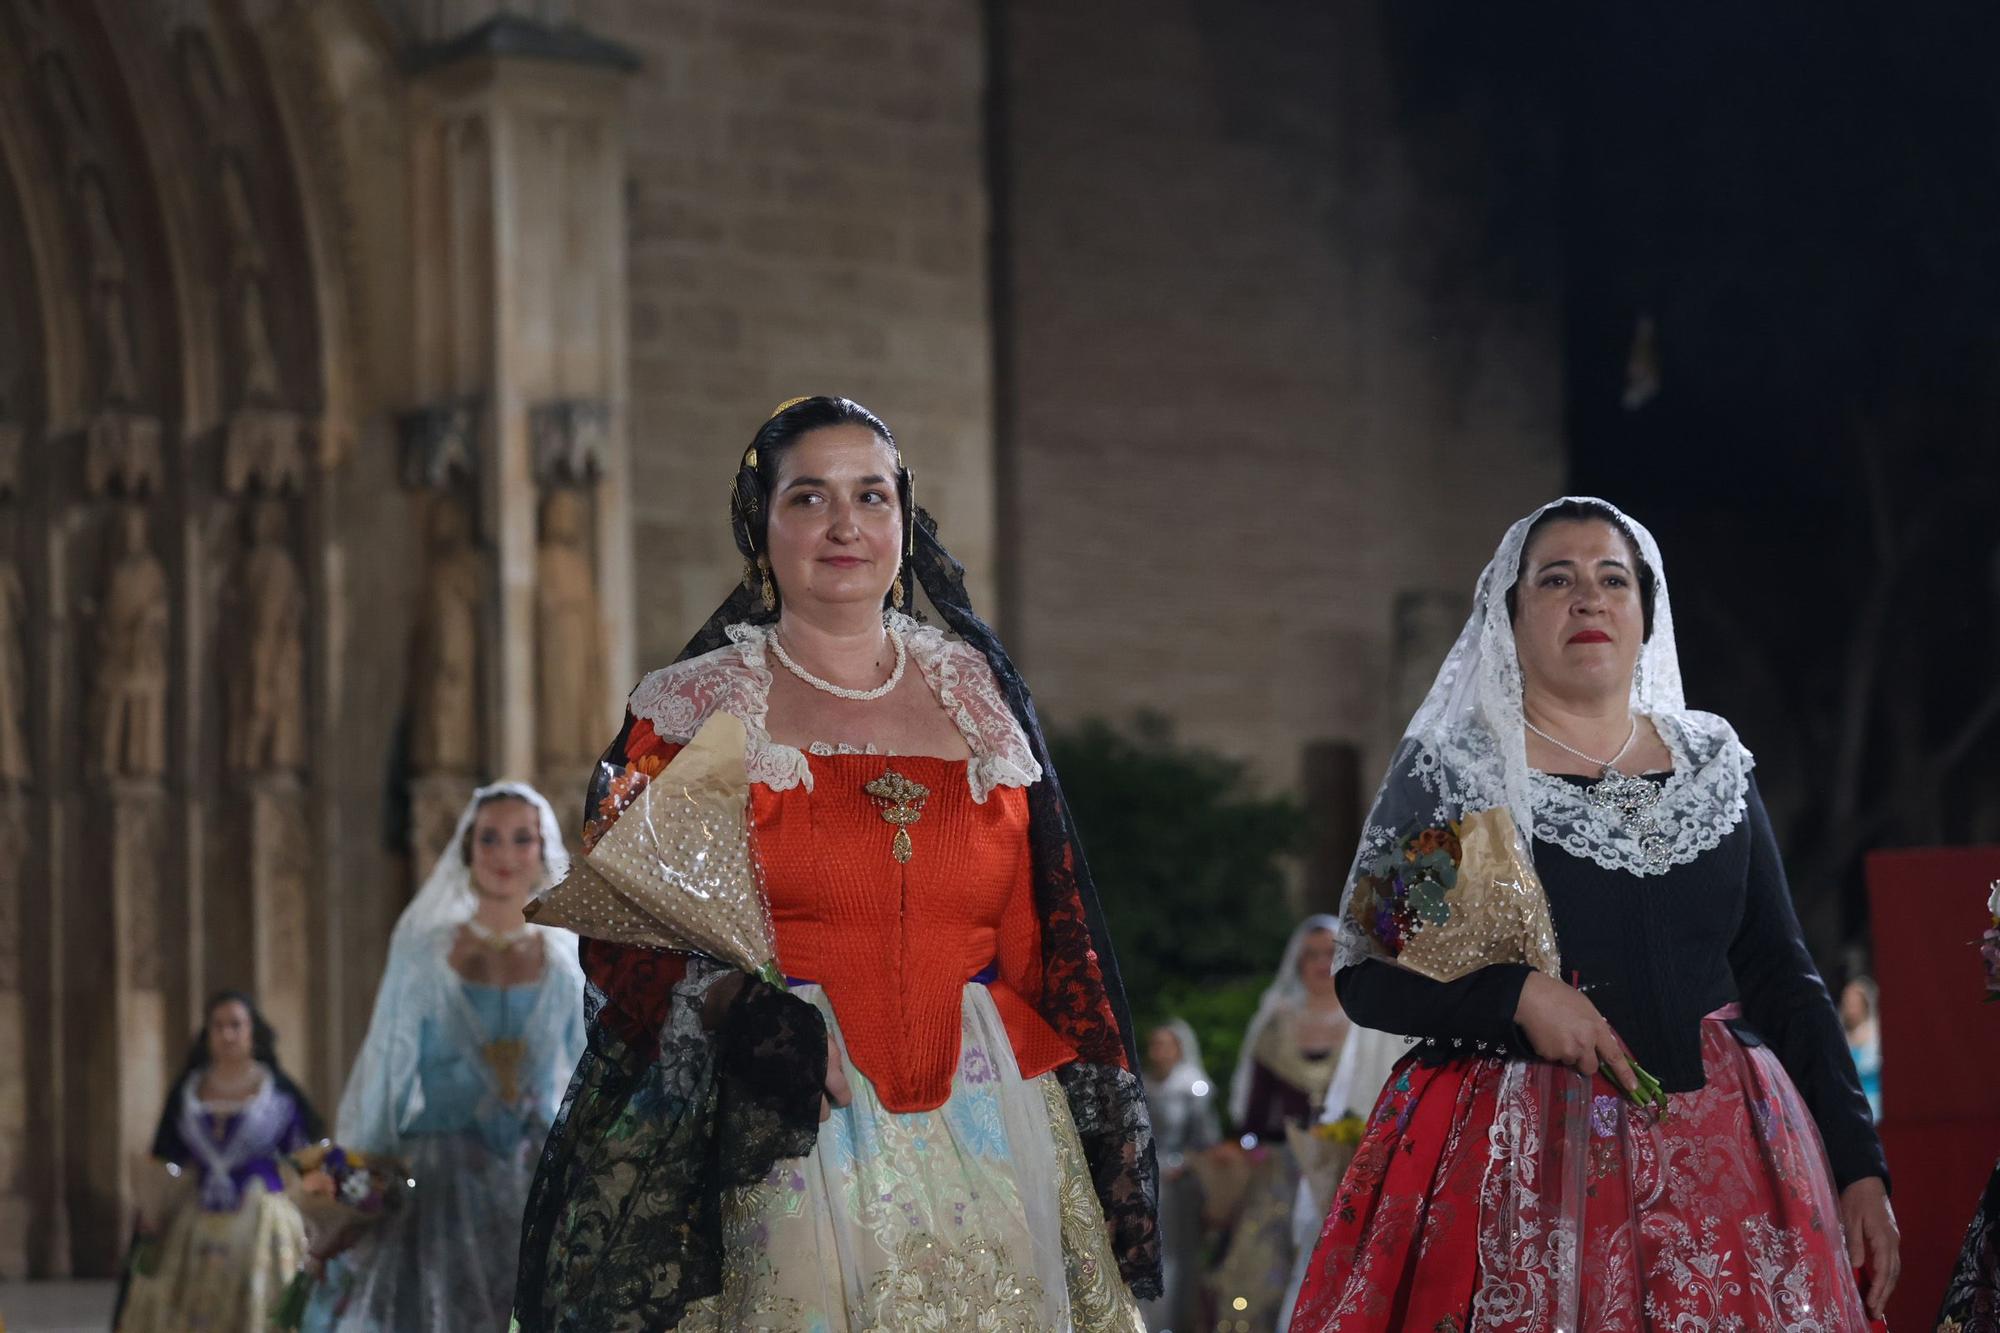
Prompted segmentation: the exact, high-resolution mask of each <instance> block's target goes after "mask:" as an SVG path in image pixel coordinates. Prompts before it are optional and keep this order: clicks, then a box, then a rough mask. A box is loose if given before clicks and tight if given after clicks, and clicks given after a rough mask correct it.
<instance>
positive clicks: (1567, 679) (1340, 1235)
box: [1293, 499, 1898, 1333]
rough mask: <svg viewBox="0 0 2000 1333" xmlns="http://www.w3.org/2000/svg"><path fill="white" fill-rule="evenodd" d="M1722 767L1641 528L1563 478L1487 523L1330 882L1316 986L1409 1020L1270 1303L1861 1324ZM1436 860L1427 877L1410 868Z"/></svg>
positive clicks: (1800, 1010)
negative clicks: (1357, 831) (1330, 946)
mask: <svg viewBox="0 0 2000 1333" xmlns="http://www.w3.org/2000/svg"><path fill="white" fill-rule="evenodd" d="M1786 572H1787V571H1784V570H1779V569H1761V568H1759V569H1746V570H1745V571H1744V577H1746V578H1751V577H1756V578H1760V579H1762V578H1768V579H1773V580H1774V586H1776V585H1775V580H1776V579H1778V578H1781V577H1783V575H1784V574H1785V573H1786ZM1751 767H1752V761H1751V758H1750V754H1749V752H1748V751H1747V750H1746V749H1745V748H1744V746H1743V744H1742V742H1741V741H1740V740H1738V739H1737V736H1736V732H1735V730H1734V729H1733V728H1732V727H1731V726H1730V725H1729V723H1728V722H1727V721H1725V720H1724V719H1722V718H1720V717H1717V716H1715V715H1714V714H1712V713H1703V712H1697V711H1695V710H1692V709H1689V708H1688V707H1687V705H1686V702H1685V700H1684V699H1683V697H1682V692H1681V672H1680V661H1679V658H1678V655H1677V654H1676V651H1675V646H1674V622H1673V609H1672V604H1671V601H1670V600H1669V598H1668V595H1667V580H1666V573H1665V570H1664V568H1663V566H1662V564H1661V561H1660V552H1659V548H1658V546H1657V545H1656V544H1655V543H1654V541H1653V539H1652V536H1651V534H1650V533H1648V532H1647V531H1646V530H1645V528H1643V527H1641V526H1640V525H1639V524H1638V523H1636V522H1634V521H1633V520H1631V519H1630V518H1628V517H1627V516H1625V515H1624V514H1621V513H1620V512H1619V511H1618V510H1617V509H1615V508H1614V507H1612V506H1611V505H1609V504H1607V503H1605V502H1604V501H1602V500H1594V499H1566V500H1560V501H1556V502H1554V503H1552V504H1548V505H1544V506H1543V507H1542V508H1540V509H1538V510H1536V511H1535V512H1534V513H1532V514H1530V515H1528V516H1527V517H1526V518H1523V519H1521V520H1520V521H1519V522H1517V523H1516V524H1514V525H1513V527H1511V528H1510V529H1508V531H1507V534H1506V536H1505V538H1504V539H1503V540H1502V541H1501V544H1500V548H1499V550H1498V551H1497V552H1496V553H1495V555H1494V557H1493V560H1492V562H1491V563H1489V564H1488V565H1487V567H1486V570H1485V572H1484V573H1483V574H1482V575H1481V576H1480V580H1479V585H1478V589H1477V591H1476V592H1475V594H1474V598H1473V612H1472V617H1471V619H1470V620H1469V621H1468V622H1467V624H1466V627H1465V630H1464V631H1463V633H1461V634H1460V636H1459V638H1458V642H1457V643H1456V644H1455V645H1454V646H1453V648H1452V651H1451V653H1450V654H1449V656H1448V657H1447V658H1446V660H1445V663H1444V666H1443V668H1442V669H1441V670H1440V671H1439V672H1438V677H1437V681H1436V683H1435V684H1434V685H1433V686H1432V688H1431V692H1430V695H1429V696H1428V697H1427V698H1426V699H1425V701H1424V703H1423V705H1422V707H1421V708H1419V709H1418V711H1417V715H1416V716H1415V717H1414V718H1413V719H1412V720H1411V722H1410V725H1409V728H1408V730H1407V731H1406V732H1405V733H1404V739H1403V744H1402V746H1401V747H1400V748H1399V749H1398V751H1397V753H1396V756H1395V758H1394V759H1393V760H1392V761H1391V764H1390V768H1389V773H1388V775H1387V777H1386V778H1385V779H1384V780H1383V784H1382V788H1381V791H1380V793H1379V794H1378V796H1377V798H1376V803H1375V808H1374V809H1373V811H1371V813H1370V815H1369V818H1368V822H1367V825H1366V827H1365V829H1364V832H1363V836H1362V842H1361V849H1360V853H1359V855H1358V856H1357V857H1356V858H1355V869H1354V872H1353V873H1352V874H1351V875H1350V877H1349V879H1348V886H1347V892H1346V897H1345V899H1344V901H1343V903H1342V908H1341V916H1342V919H1343V921H1344V922H1345V924H1346V929H1345V930H1344V931H1343V933H1342V937H1341V956H1340V961H1339V972H1338V974H1337V982H1338V985H1339V988H1340V994H1341V998H1342V999H1343V1000H1344V1001H1345V1002H1346V1004H1347V1006H1348V1008H1349V1010H1350V1011H1351V1012H1352V1014H1353V1015H1354V1018H1355V1020H1356V1021H1357V1022H1360V1023H1365V1024H1368V1025H1370V1026H1375V1027H1382V1028H1388V1029H1392V1030H1394V1031H1397V1032H1401V1033H1403V1034H1405V1035H1408V1036H1412V1037H1416V1038H1420V1039H1421V1042H1422V1045H1421V1046H1420V1047H1419V1048H1418V1050H1417V1051H1416V1052H1414V1053H1413V1054H1412V1056H1411V1057H1410V1058H1409V1059H1406V1060H1404V1061H1403V1062H1402V1063H1401V1064H1400V1065H1398V1066H1397V1069H1396V1072H1395V1075H1394V1077H1392V1078H1391V1080H1390V1082H1389V1085H1388V1087H1387V1088H1386V1089H1385V1090H1384V1091H1383V1093H1382V1096H1381V1099H1380V1100H1379V1102H1378V1103H1377V1105H1376V1108H1375V1112H1374V1115H1373V1117H1372V1118H1371V1120H1370V1123H1369V1126H1368V1129H1367V1132H1366V1135H1365V1136H1364V1138H1363V1140H1362V1142H1361V1145H1360V1147H1359V1149H1358V1150H1357V1152H1356V1154H1355V1158H1354V1161H1353V1163H1352V1164H1351V1165H1350V1166H1349V1168H1348V1171H1347V1174H1346V1176H1345V1177H1344V1179H1343V1180H1342V1182H1341V1185H1340V1188H1339V1190H1338V1191H1337V1193H1336V1196H1335V1199H1334V1202H1333V1205H1332V1208H1331V1210H1330V1212H1329V1214H1328V1217H1327V1220H1326V1226H1325V1230H1324V1231H1323V1232H1322V1233H1321V1236H1320V1240H1319V1244H1318V1246H1317V1248H1316V1249H1315V1251H1314V1254H1313V1257H1312V1260H1311V1262H1310V1263H1309V1264H1308V1266H1307V1273H1306V1281H1305V1286H1304V1288H1303V1290H1302V1291H1301V1293H1300V1296H1299V1301H1298V1310H1297V1314H1296V1317H1295V1318H1294V1321H1293V1327H1294V1328H1295V1329H1298V1330H1300V1331H1301V1333H1328V1331H1330V1330H1336V1329H1338V1330H1348V1331H1350V1333H1352V1331H1353V1330H1377V1329H1380V1330H1387V1329H1398V1328H1432V1327H1434V1326H1435V1327H1449V1328H1454V1329H1464V1330H1468V1331H1469V1330H1473V1329H1479V1330H1521V1331H1522V1333H1526V1330H1531V1329H1534V1330H1539V1329H1575V1328H1587V1329H1591V1330H1594V1331H1597V1330H1602V1331H1604V1333H1641V1331H1642V1330H1651V1329H1656V1328H1657V1329H1666V1328H1672V1329H1685V1328H1702V1329H1717V1328H1756V1329H1770V1330H1782V1331H1784V1333H1859V1330H1861V1329H1862V1328H1864V1327H1865V1326H1866V1321H1867V1315H1866V1314H1865V1313H1864V1310H1863V1302H1862V1299H1861V1294H1860V1293H1859V1292H1858V1291H1857V1289H1856V1283H1855V1279H1854V1276H1853V1274H1852V1272H1851V1271H1850V1266H1852V1267H1861V1266H1862V1265H1864V1263H1865V1265H1866V1267H1867V1269H1868V1270H1869V1287H1868V1291H1867V1305H1868V1307H1869V1308H1870V1309H1871V1310H1873V1311H1874V1312H1876V1313H1878V1314H1879V1312H1880V1310H1881V1308H1882V1305H1883V1304H1884V1303H1885V1302H1886V1301H1887V1299H1888V1295H1889V1290H1890V1288H1891V1287H1893V1286H1894V1284H1895V1281H1896V1276H1897V1266H1898V1259H1897V1240H1896V1231H1895V1223H1894V1221H1893V1219H1892V1217H1891V1215H1890V1211H1889V1206H1888V1198H1887V1177H1888V1171H1887V1167H1886V1165H1885V1163H1884V1161H1883V1157H1882V1149H1881V1145H1880V1143H1879V1142H1878V1141H1877V1139H1876V1136H1875V1131H1874V1126H1873V1124H1872V1121H1871V1119H1870V1116H1869V1113H1868V1104H1867V1102H1866V1101H1865V1100H1864V1099H1863V1097H1862V1095H1861V1088H1860V1085H1859V1083H1858V1081H1857V1079H1856V1077H1855V1073H1854V1066H1853V1063H1852V1061H1851V1060H1850V1059H1849V1058H1848V1055H1847V1048H1846V1042H1845V1039H1844V1037H1843V1035H1842V1032H1841V1027H1840V1022H1839V1019H1838V1018H1837V1017H1836V1016H1835V1013H1834V1009H1833V1003H1832V1001H1831V999H1830V998H1829V997H1828V995H1827V992H1826V987H1825V985H1824V984H1823V983H1822V982H1821V980H1820V977H1819V973H1818V971H1817V969H1816V968H1815V967H1814V965H1813V962H1812V958H1811V955H1810V954H1809V953H1808V952H1807V950H1806V948H1805V945H1804V942H1803V940H1802V938H1801V936H1800V931H1799V926H1798V920H1797V917H1796V915H1795V914H1794V912H1793V909H1792V902H1791V893H1790V889H1789V887H1788V886H1787V885H1786V882H1785V873H1784V866H1783V864H1782V861H1781V859H1780V857H1779V854H1778V849H1777V840H1776V838H1775V836H1774V835H1773V833H1772V830H1771V825H1770V820H1769V817H1768V816H1767V815H1766V814H1765V811H1764V806H1763V802H1762V800H1761V798H1760V797H1759V795H1758V793H1757V787H1756V782H1755V780H1754V779H1753V778H1752V776H1751ZM1475 853H1476V855H1475ZM1440 858H1443V859H1445V860H1448V861H1449V863H1450V864H1451V866H1452V867H1453V876H1454V878H1453V881H1452V886H1453V894H1454V896H1453V897H1452V898H1451V899H1449V900H1447V899H1446V898H1445V895H1444V892H1443V889H1442V887H1441V882H1440V881H1439V880H1437V879H1436V878H1434V877H1429V876H1430V872H1429V871H1424V870H1421V869H1419V870H1417V871H1412V870H1410V869H1409V868H1410V867H1419V866H1420V864H1421V865H1430V866H1435V865H1437V864H1438V861H1439V859H1440ZM1461 869H1464V870H1465V874H1463V875H1461V874H1459V871H1460V870H1461ZM1530 871H1531V872H1532V873H1530ZM1467 876H1471V878H1467ZM1524 888H1525V890H1526V891H1525V892H1524V891H1522V890H1523V889H1524ZM1536 890H1539V892H1537V891H1536ZM1482 894H1483V895H1485V896H1484V897H1483V899H1482V898H1481V895H1482ZM1544 897H1545V899H1546V905H1547V915H1546V916H1541V915H1539V914H1538V913H1537V911H1536V904H1538V903H1539V902H1541V901H1542V899H1543V898H1544ZM1495 904H1499V905H1498V906H1496V905H1495ZM1440 941H1448V942H1449V943H1440ZM1413 949H1414V952H1412V950H1413ZM1433 949H1435V950H1437V952H1436V953H1432V952H1430V951H1431V950H1433ZM1524 958H1532V959H1534V960H1536V966H1532V967H1531V966H1529V965H1528V963H1527V962H1526V961H1523V959H1524ZM1440 977H1448V978H1450V979H1439V978H1440ZM1635 1062H1637V1063H1638V1064H1640V1065H1642V1066H1643V1067H1644V1069H1645V1070H1646V1071H1647V1073H1648V1074H1650V1075H1651V1076H1652V1077H1654V1078H1656V1079H1657V1080H1658V1083H1659V1084H1660V1085H1661V1086H1662V1087H1663V1088H1664V1089H1665V1090H1666V1092H1667V1093H1668V1094H1669V1096H1668V1099H1667V1100H1668V1104H1667V1105H1666V1106H1665V1107H1664V1108H1662V1107H1660V1106H1658V1105H1651V1104H1648V1105H1635V1104H1634V1101H1633V1100H1630V1099H1628V1095H1627V1094H1633V1093H1636V1091H1637V1090H1638V1089H1639V1088H1640V1082H1639V1079H1638V1077H1637V1075H1636V1074H1635V1071H1634V1063H1635ZM1829 1159H1830V1160H1829ZM1843 1229H1844V1230H1845V1232H1846V1236H1845V1243H1843V1238H1842V1234H1841V1233H1842V1230H1843Z"/></svg>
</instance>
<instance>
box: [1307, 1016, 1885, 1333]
mask: <svg viewBox="0 0 2000 1333" xmlns="http://www.w3.org/2000/svg"><path fill="white" fill-rule="evenodd" d="M1730 1016H1733V1010H1725V1011H1722V1012H1719V1013H1716V1014H1711V1015H1710V1016H1709V1018H1708V1020H1707V1021H1705V1022H1703V1024H1702V1038H1701V1040H1702V1064H1703V1068H1704V1070H1705V1071H1706V1074H1707V1084H1706V1086H1704V1087H1703V1088H1702V1089H1701V1090H1700V1091H1699V1092H1688V1093H1675V1094H1673V1096H1672V1098H1671V1103H1672V1104H1671V1106H1670V1107H1669V1109H1668V1110H1667V1112H1666V1113H1665V1114H1664V1115H1660V1114H1656V1113H1655V1112H1654V1111H1652V1110H1650V1109H1648V1110H1641V1109H1639V1108H1636V1107H1634V1106H1632V1105H1631V1103H1629V1102H1627V1101H1626V1100H1625V1099H1624V1098H1623V1097H1622V1096H1620V1095H1619V1094H1618V1093H1617V1091H1616V1089H1615V1088H1614V1087H1613V1086H1612V1084H1611V1083H1610V1082H1609V1081H1607V1080H1606V1079H1605V1078H1603V1077H1602V1076H1599V1077H1597V1078H1595V1079H1591V1080H1588V1081H1586V1080H1585V1079H1584V1078H1583V1077H1582V1076H1581V1075H1579V1074H1577V1073H1575V1072H1573V1071H1571V1070H1568V1069H1565V1068H1562V1067H1561V1066H1558V1065H1550V1064H1546V1063H1542V1062H1539V1061H1522V1060H1515V1061H1502V1060H1496V1059H1487V1058H1481V1059H1464V1060H1455V1061H1452V1062H1450V1063H1448V1064H1444V1065H1439V1066H1435V1067H1430V1068H1425V1067H1422V1066H1420V1065H1418V1064H1417V1063H1416V1062H1415V1061H1414V1060H1413V1059H1405V1060H1404V1061H1403V1063H1402V1064H1401V1065H1399V1066H1398V1067H1397V1069H1396V1072H1395V1073H1394V1074H1393V1075H1391V1077H1390V1079H1389V1085H1388V1087H1387V1088H1385V1089H1384V1090H1383V1093H1382V1097H1381V1099H1380V1100H1379V1101H1378V1102H1377V1103H1376V1105H1375V1111H1374V1114H1373V1115H1372V1116H1371V1117H1370V1120H1369V1125H1368V1132H1367V1134H1366V1136H1365V1137H1364V1138H1363V1139H1362V1142H1361V1146H1360V1148H1359V1149H1358V1150H1357V1151H1356V1153H1355V1156H1354V1162H1353V1165H1351V1166H1350V1167H1349V1168H1348V1171H1347V1175H1346V1177H1345V1178H1344V1179H1343V1180H1342V1181H1341V1185H1340V1189H1339V1191H1338V1193H1337V1194H1336V1195H1335V1196H1334V1202H1333V1207H1332V1209H1331V1210H1330V1211H1329V1213H1328V1215H1327V1219H1326V1228H1325V1230H1324V1231H1323V1232H1322V1233H1321V1234H1320V1239H1319V1245H1318V1248H1317V1249H1315V1250H1314V1252H1313V1256H1312V1260H1311V1262H1310V1264H1309V1265H1308V1267H1307V1270H1306V1279H1305V1286H1304V1288H1303V1290H1302V1291H1301V1292H1300V1295H1299V1302H1298V1307H1297V1313H1296V1315H1295V1316H1294V1318H1293V1323H1292V1328H1293V1329H1294V1330H1296V1333H1331V1330H1342V1331H1343V1333H1347V1331H1349V1330H1361V1329H1385V1330H1386V1329H1409V1330H1421V1333H1470V1331H1471V1330H1474V1329H1478V1330H1482V1331H1486V1330H1505V1331H1506V1333H1569V1331H1570V1330H1578V1329H1584V1330H1589V1331H1590V1333H1627V1331H1628V1330H1630V1331H1632V1333H1637V1331H1638V1330H1652V1329H1672V1330H1675V1331H1676V1333H1710V1331H1711V1330H1714V1331H1719V1330H1746V1331H1749V1330H1757V1331H1760V1333H1761V1331H1763V1330H1770V1331H1772V1333H1849V1331H1850V1330H1852V1331H1853V1333H1862V1330H1865V1329H1866V1328H1867V1327H1868V1324H1867V1319H1866V1316H1865V1315H1864V1314H1863V1312H1862V1307H1861V1295H1860V1291H1859V1289H1858V1288H1857V1286H1856V1284H1855V1281H1854V1275H1853V1271H1852V1270H1851V1269H1850V1268H1849V1267H1848V1264H1847V1256H1846V1250H1845V1246H1844V1243H1843V1240H1842V1236H1841V1225H1840V1212H1839V1208H1838V1206H1837V1204H1836V1201H1835V1199H1834V1193H1833V1186H1832V1178H1831V1174H1830V1172H1829V1171H1828V1169H1827V1165H1826V1154H1825V1150H1824V1149H1823V1148H1822V1147H1821V1145H1820V1141H1819V1133H1818V1131H1817V1130H1816V1129H1815V1128H1814V1127H1813V1123H1812V1118H1811V1116H1810V1115H1809V1114H1808V1113H1807V1112H1806V1109H1805V1106H1804V1104H1803V1103H1802V1102H1801V1101H1800V1100H1799V1095H1798V1093H1797V1091H1796V1090H1795V1089H1794V1088H1793V1087H1792V1082H1791V1080H1790V1079H1789V1078H1787V1077H1786V1076H1785V1072H1784V1069H1783V1068H1782V1067H1781V1066H1780V1065H1779V1063H1778V1061H1777V1058H1776V1057H1775V1056H1774V1055H1772V1054H1771V1052H1769V1051H1767V1050H1764V1049H1762V1048H1758V1047H1750V1046H1745V1045H1743V1044H1742V1042H1740V1041H1738V1040H1737V1038H1736V1036H1735V1035H1734V1034H1733V1033H1732V1032H1730V1030H1729V1029H1728V1028H1727V1027H1726V1026H1725V1025H1724V1023H1723V1022H1722V1019H1724V1018H1726V1017H1730Z"/></svg>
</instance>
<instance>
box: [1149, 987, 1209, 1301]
mask: <svg viewBox="0 0 2000 1333" xmlns="http://www.w3.org/2000/svg"><path fill="white" fill-rule="evenodd" d="M1215 1094H1216V1088H1215V1082H1214V1080H1213V1079H1211V1078H1209V1076H1208V1070H1207V1069H1206V1068H1205V1067H1204V1066H1203V1065H1202V1062H1201V1043H1200V1042H1199V1041H1198V1040H1196V1038H1195V1034H1194V1029H1193V1028H1192V1027H1190V1026H1188V1024H1187V1021H1186V1020H1185V1019H1180V1018H1170V1019H1168V1020H1167V1021H1166V1022H1164V1023H1162V1024H1160V1025H1159V1026H1158V1027H1156V1028H1154V1029H1153V1030H1152V1031H1151V1032H1149V1033H1147V1034H1146V1101H1147V1102H1148V1104H1149V1105H1150V1106H1151V1107H1152V1111H1153V1140H1154V1143H1155V1144H1156V1145H1157V1146H1158V1148H1159V1153H1160V1250H1161V1255H1162V1257H1163V1259H1164V1265H1163V1277H1164V1290H1163V1291H1162V1292H1161V1294H1160V1296H1159V1297H1158V1299H1155V1300H1150V1301H1146V1302H1144V1303H1143V1305H1142V1306H1141V1307H1140V1312H1141V1313H1142V1314H1144V1315H1145V1317H1146V1327H1147V1328H1150V1329H1154V1330H1165V1329H1183V1330H1186V1329H1192V1328H1194V1327H1195V1326H1196V1324H1195V1321H1196V1318H1197V1317H1198V1311H1199V1308H1200V1295H1201V1270H1202V1265H1201V1253H1202V1226H1201V1201H1202V1190H1201V1179H1200V1177H1199V1176H1197V1175H1196V1174H1195V1172H1194V1169H1193V1167H1192V1165H1191V1164H1190V1162H1189V1160H1188V1159H1189V1158H1191V1157H1193V1156H1195V1155H1197V1154H1200V1153H1203V1152H1206V1151H1207V1150H1208V1149H1210V1148H1212V1147H1214V1146H1215V1143H1216V1141H1217V1140H1218V1139H1220V1138H1221V1137H1222V1126H1221V1123H1220V1118H1219V1117H1218V1116H1217V1115H1216V1105H1215V1104H1216V1102H1217V1100H1218V1098H1217V1097H1216V1095H1215Z"/></svg>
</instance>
